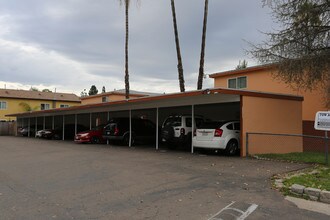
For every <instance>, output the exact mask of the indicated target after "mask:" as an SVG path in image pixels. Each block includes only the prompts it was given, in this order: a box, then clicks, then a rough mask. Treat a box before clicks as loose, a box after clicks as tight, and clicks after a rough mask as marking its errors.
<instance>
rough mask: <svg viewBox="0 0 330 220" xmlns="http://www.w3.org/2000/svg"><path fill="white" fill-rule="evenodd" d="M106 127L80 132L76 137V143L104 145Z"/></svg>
mask: <svg viewBox="0 0 330 220" xmlns="http://www.w3.org/2000/svg"><path fill="white" fill-rule="evenodd" d="M104 126H105V125H99V126H97V127H95V128H93V129H92V130H87V131H82V132H79V133H77V134H76V135H75V136H74V141H75V142H76V143H92V144H98V143H102V142H104V139H103V137H102V134H103V129H104Z"/></svg>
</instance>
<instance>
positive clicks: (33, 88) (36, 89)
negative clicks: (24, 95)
mask: <svg viewBox="0 0 330 220" xmlns="http://www.w3.org/2000/svg"><path fill="white" fill-rule="evenodd" d="M30 91H36V92H39V89H38V88H36V87H32V86H31V88H30Z"/></svg>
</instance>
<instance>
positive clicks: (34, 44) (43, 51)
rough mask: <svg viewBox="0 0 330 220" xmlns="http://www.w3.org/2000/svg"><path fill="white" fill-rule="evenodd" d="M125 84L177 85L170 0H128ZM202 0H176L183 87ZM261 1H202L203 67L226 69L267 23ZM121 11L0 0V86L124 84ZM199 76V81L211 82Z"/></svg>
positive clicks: (192, 67) (105, 0)
mask: <svg viewBox="0 0 330 220" xmlns="http://www.w3.org/2000/svg"><path fill="white" fill-rule="evenodd" d="M131 1H132V4H131V7H130V12H129V13H130V39H129V72H130V87H131V89H133V90H139V91H147V92H161V93H162V92H166V93H169V92H178V91H179V82H178V73H177V59H176V50H175V42H174V34H173V23H172V14H171V7H170V6H171V4H170V0H141V4H139V5H137V4H136V3H135V2H136V0H131ZM203 7H204V0H176V12H177V21H178V28H179V36H180V44H181V53H182V59H183V67H184V74H185V81H186V90H194V89H196V84H197V73H198V68H199V56H200V45H201V35H202V22H203ZM269 13H270V11H269V9H268V8H267V7H262V1H261V0H248V1H247V0H230V1H229V0H210V1H209V17H208V19H209V20H208V27H207V40H206V57H205V73H206V74H211V73H215V72H219V71H224V70H231V69H234V68H235V67H236V66H237V64H238V62H239V60H243V59H246V60H247V61H248V64H249V66H252V65H256V64H257V63H256V62H255V61H254V60H252V59H250V57H248V56H247V55H246V54H245V51H244V50H245V49H248V48H249V46H248V44H247V43H246V42H245V41H251V42H261V41H262V40H263V39H264V38H265V37H264V35H263V34H262V33H260V31H269V30H271V29H272V28H273V27H274V24H273V22H272V20H271V16H270V14H269ZM124 15H125V10H124V6H121V5H120V4H119V0H56V1H54V0H0V88H4V87H5V86H6V87H7V88H10V89H29V88H31V86H33V87H37V88H39V89H44V88H48V89H51V90H53V91H54V90H55V88H56V90H57V91H58V92H70V93H76V94H77V95H80V92H81V91H83V89H86V90H87V92H88V90H89V88H90V87H91V85H96V87H97V88H98V89H99V91H101V90H102V86H105V87H106V90H107V91H111V90H113V89H123V88H124V37H125V17H124ZM212 86H213V81H212V80H211V79H205V81H204V86H203V88H207V87H212Z"/></svg>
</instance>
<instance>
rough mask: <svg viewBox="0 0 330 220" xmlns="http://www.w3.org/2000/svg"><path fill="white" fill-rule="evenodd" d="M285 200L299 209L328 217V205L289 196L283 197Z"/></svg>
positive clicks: (329, 212) (329, 213)
mask: <svg viewBox="0 0 330 220" xmlns="http://www.w3.org/2000/svg"><path fill="white" fill-rule="evenodd" d="M285 199H286V200H288V201H290V202H292V203H294V204H295V205H296V206H297V207H298V208H300V209H305V210H309V211H313V212H318V213H322V214H326V215H329V216H330V205H329V204H325V203H320V202H315V201H310V200H306V199H300V198H295V197H290V196H287V197H285Z"/></svg>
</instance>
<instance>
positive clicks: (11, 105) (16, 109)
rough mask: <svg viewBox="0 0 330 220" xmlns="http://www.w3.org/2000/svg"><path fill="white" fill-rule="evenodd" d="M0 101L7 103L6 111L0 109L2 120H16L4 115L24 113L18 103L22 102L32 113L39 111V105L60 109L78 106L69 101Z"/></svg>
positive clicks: (0, 99)
mask: <svg viewBox="0 0 330 220" xmlns="http://www.w3.org/2000/svg"><path fill="white" fill-rule="evenodd" d="M0 101H3V102H6V103H7V108H6V109H0V119H4V120H16V117H7V116H5V115H10V114H16V113H23V112H25V110H24V108H23V107H22V106H20V103H22V102H24V103H27V104H28V105H30V107H31V108H32V109H33V110H34V111H38V110H40V106H41V104H49V106H50V108H51V109H52V108H53V104H55V106H54V107H55V108H60V105H69V107H70V106H77V105H80V103H79V102H70V101H55V103H54V101H52V100H29V99H17V98H0Z"/></svg>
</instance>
